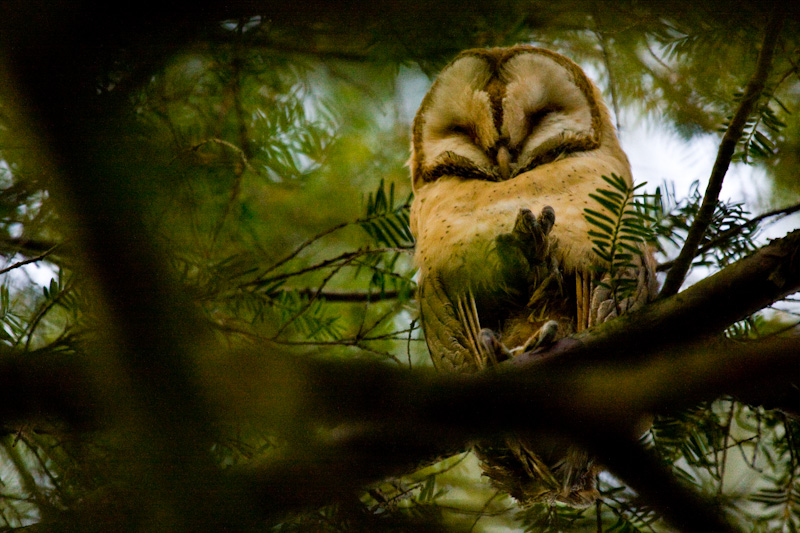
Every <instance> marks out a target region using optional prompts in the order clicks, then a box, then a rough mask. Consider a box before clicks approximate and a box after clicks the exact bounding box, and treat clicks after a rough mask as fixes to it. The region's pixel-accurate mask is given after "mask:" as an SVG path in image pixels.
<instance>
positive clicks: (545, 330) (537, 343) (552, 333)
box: [521, 320, 558, 353]
mask: <svg viewBox="0 0 800 533" xmlns="http://www.w3.org/2000/svg"><path fill="white" fill-rule="evenodd" d="M557 334H558V322H556V321H555V320H548V321H547V322H545V323H544V325H543V326H542V327H540V328H539V330H538V331H537V332H536V333H534V334H533V335H531V336H530V338H528V340H527V341H525V344H523V345H522V349H521V353H525V352H527V351H529V350H535V349H536V348H541V347H543V346H548V345H550V344H553V341H555V340H556V335H557Z"/></svg>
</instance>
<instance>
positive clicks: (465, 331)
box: [419, 273, 481, 373]
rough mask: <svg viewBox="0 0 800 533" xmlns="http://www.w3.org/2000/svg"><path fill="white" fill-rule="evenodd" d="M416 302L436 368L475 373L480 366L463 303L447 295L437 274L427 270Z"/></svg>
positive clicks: (421, 281)
mask: <svg viewBox="0 0 800 533" xmlns="http://www.w3.org/2000/svg"><path fill="white" fill-rule="evenodd" d="M419 302H420V315H421V317H420V318H421V320H422V327H423V329H424V331H425V340H426V342H427V343H428V351H430V354H431V360H433V365H434V366H435V367H436V370H439V371H445V372H458V373H472V372H477V371H478V370H479V369H480V368H481V367H480V365H479V362H478V361H477V360H476V348H475V338H474V337H473V336H472V335H471V334H472V333H473V332H472V330H471V329H470V328H467V327H465V322H464V315H463V313H464V306H463V304H462V305H461V306H459V302H458V301H453V300H452V299H451V298H450V296H449V295H448V292H447V290H446V288H445V286H444V283H443V282H442V280H441V279H440V278H439V276H438V275H436V274H430V273H429V274H427V275H425V276H423V277H422V278H421V279H420V282H419Z"/></svg>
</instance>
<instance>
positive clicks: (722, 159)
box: [659, 9, 783, 298]
mask: <svg viewBox="0 0 800 533" xmlns="http://www.w3.org/2000/svg"><path fill="white" fill-rule="evenodd" d="M782 26H783V18H782V16H781V15H780V14H779V13H778V10H777V9H773V11H772V13H771V14H770V17H769V20H768V21H767V25H766V28H765V31H764V40H763V42H762V45H761V50H760V52H759V54H758V60H757V61H756V69H755V72H754V73H753V76H752V77H751V78H750V81H749V82H748V83H747V87H745V91H744V95H743V96H742V100H741V102H740V103H739V108H738V109H737V110H736V114H735V115H734V116H733V118H732V119H731V121H730V124H729V125H728V129H727V130H726V131H725V135H723V137H722V141H721V142H720V145H719V151H718V152H717V159H716V161H715V162H714V167H713V169H712V170H711V176H710V177H709V180H708V187H707V188H706V192H705V195H704V196H703V204H702V205H701V206H700V210H699V211H698V212H697V217H696V218H695V220H694V223H693V224H692V227H691V228H689V234H688V235H687V236H686V242H684V245H683V248H682V249H681V252H680V254H678V257H677V259H675V263H674V264H673V266H672V268H671V269H670V270H669V273H668V274H667V279H666V280H665V281H664V287H663V288H662V289H661V294H659V298H664V297H666V296H672V295H673V294H676V293H677V292H678V291H679V290H680V288H681V285H682V284H683V280H684V279H686V274H687V273H688V272H689V268H690V267H691V265H692V262H693V261H694V257H695V253H696V252H697V248H698V247H699V246H700V241H702V239H703V235H705V233H706V231H707V230H708V226H709V225H710V224H711V221H712V219H713V216H714V210H715V208H716V206H717V200H718V199H719V193H720V191H721V190H722V181H723V179H724V178H725V174H726V173H727V171H728V167H729V166H730V163H731V159H732V158H733V154H734V151H735V150H736V145H737V144H738V142H739V139H740V138H741V136H742V133H743V131H744V127H745V125H746V124H747V119H748V117H749V116H750V114H751V113H752V111H753V109H754V108H755V105H756V102H758V99H759V97H760V96H761V93H762V92H763V90H764V87H765V85H766V82H767V77H768V76H769V72H770V66H771V63H772V56H773V53H774V52H775V46H776V44H777V42H778V35H779V34H780V30H781V27H782Z"/></svg>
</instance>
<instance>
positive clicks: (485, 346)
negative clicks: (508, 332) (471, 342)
mask: <svg viewBox="0 0 800 533" xmlns="http://www.w3.org/2000/svg"><path fill="white" fill-rule="evenodd" d="M478 342H479V343H480V349H481V351H482V352H485V353H486V354H487V355H488V359H489V360H490V361H492V362H494V363H499V362H501V361H505V360H506V359H508V358H510V357H511V351H510V350H509V349H508V348H506V347H505V345H504V344H503V343H502V342H500V339H498V338H497V335H495V333H494V331H492V330H490V329H489V328H483V329H482V330H481V332H480V335H479V336H478Z"/></svg>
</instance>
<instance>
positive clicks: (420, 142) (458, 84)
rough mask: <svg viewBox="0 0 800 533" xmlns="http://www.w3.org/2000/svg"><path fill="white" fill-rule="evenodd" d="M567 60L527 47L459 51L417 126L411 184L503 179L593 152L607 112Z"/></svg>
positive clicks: (433, 90) (424, 106)
mask: <svg viewBox="0 0 800 533" xmlns="http://www.w3.org/2000/svg"><path fill="white" fill-rule="evenodd" d="M600 105H602V104H598V101H597V95H596V89H595V88H594V86H593V85H592V83H591V82H590V81H589V80H588V79H587V78H586V76H585V74H584V73H583V71H581V70H580V68H579V67H578V66H577V65H575V64H574V63H573V62H572V61H570V60H568V59H566V58H564V57H563V56H560V55H558V54H555V53H553V52H549V51H547V50H542V49H538V48H532V47H517V48H510V49H496V50H473V51H468V52H465V53H463V54H462V55H461V56H459V57H458V58H457V59H456V60H455V61H453V62H452V63H451V64H450V65H448V66H447V67H445V69H444V70H443V71H442V72H441V74H440V75H439V77H438V79H437V81H436V83H435V84H434V85H433V87H432V88H431V90H430V92H429V93H428V95H427V96H426V98H425V100H424V101H423V103H422V106H421V108H420V111H419V113H418V115H417V118H416V120H415V122H414V143H413V147H412V149H413V156H412V172H413V173H414V182H415V184H417V183H418V182H420V181H423V182H430V181H435V180H436V179H438V178H439V177H440V176H443V175H457V176H462V177H465V178H477V179H487V180H492V181H502V180H507V179H510V178H513V177H515V176H516V175H519V174H521V173H523V172H526V171H528V170H531V169H533V168H535V167H537V166H539V165H542V164H546V163H549V162H552V161H554V160H556V159H559V158H561V157H563V156H565V155H569V154H572V153H574V152H577V151H587V150H593V149H596V148H597V147H598V146H599V145H600V137H601V136H600V130H601V127H602V123H603V122H604V119H606V118H607V117H605V116H604V114H603V112H604V111H605V110H604V109H601V108H600Z"/></svg>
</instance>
